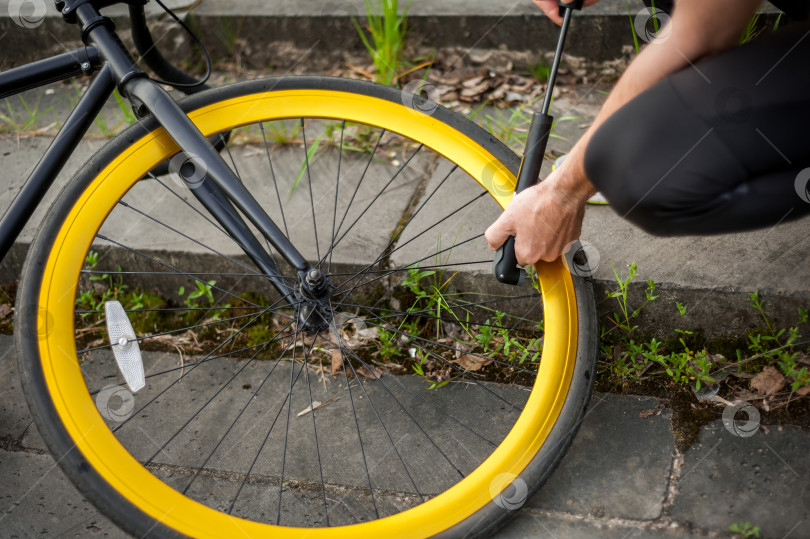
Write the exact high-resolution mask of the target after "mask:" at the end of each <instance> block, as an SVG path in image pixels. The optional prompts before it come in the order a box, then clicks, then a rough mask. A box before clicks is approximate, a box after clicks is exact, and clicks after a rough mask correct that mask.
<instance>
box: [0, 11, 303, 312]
mask: <svg viewBox="0 0 810 539" xmlns="http://www.w3.org/2000/svg"><path fill="white" fill-rule="evenodd" d="M109 3H110V2H108V1H107V2H105V0H67V1H65V2H64V3H61V2H60V4H63V8H62V14H63V15H64V16H65V19H66V20H68V21H69V22H76V23H77V24H79V26H80V27H81V29H82V39H83V41H84V42H85V43H86V46H85V47H82V48H80V49H77V50H75V51H73V52H69V53H65V54H60V55H58V56H54V57H53V58H49V59H46V60H42V61H39V62H34V63H32V64H28V65H25V66H21V67H18V68H14V69H11V70H9V71H6V72H4V73H0V97H7V96H9V95H13V94H16V93H19V92H22V91H24V90H28V89H32V88H36V87H39V86H43V85H45V84H48V83H51V82H55V81H58V80H63V79H67V78H70V77H75V76H78V75H82V74H85V75H90V74H93V73H96V72H97V73H98V74H97V75H96V76H95V78H94V79H93V81H92V83H91V84H90V87H89V88H88V90H87V91H86V92H85V94H84V95H83V96H82V98H81V100H80V101H79V103H78V105H77V106H76V108H75V109H74V110H73V112H72V113H71V114H70V116H69V117H68V119H67V120H66V121H65V123H64V125H63V126H62V128H61V129H60V130H59V132H58V133H57V135H56V138H54V140H53V142H52V143H51V145H50V146H49V147H48V149H47V150H46V152H45V154H44V155H43V156H42V158H41V159H40V161H39V163H37V165H36V167H35V168H34V171H33V172H32V173H31V175H30V177H29V178H28V180H27V181H26V182H25V184H24V185H23V188H22V189H21V190H20V192H19V193H18V195H17V197H16V198H15V199H14V201H13V202H12V204H11V206H10V207H9V208H8V210H6V213H5V214H4V215H3V217H2V219H0V260H2V259H3V258H4V257H5V255H6V254H7V253H8V251H9V250H10V248H11V246H12V245H13V243H14V241H15V240H16V239H17V237H18V236H19V234H20V232H21V231H22V229H23V227H25V225H26V223H27V222H28V219H29V217H30V216H31V214H32V213H33V211H34V209H35V208H36V207H37V206H38V205H39V203H40V202H41V201H42V198H43V197H44V195H45V193H46V192H47V191H48V189H49V188H50V187H51V185H52V184H53V181H54V179H55V178H56V176H57V175H58V174H59V172H60V171H61V170H62V167H63V166H64V164H65V162H66V161H67V159H68V158H69V157H70V155H71V154H72V153H73V151H74V150H75V149H76V146H77V145H78V143H79V141H80V140H81V138H82V137H83V136H84V134H85V133H86V132H87V130H88V129H89V127H90V125H91V124H92V122H93V119H94V118H95V117H96V116H97V115H98V113H99V112H100V110H101V108H102V107H103V106H104V103H105V102H106V101H107V99H108V98H109V97H110V95H111V94H112V92H113V89H114V88H118V90H119V92H120V93H121V94H122V95H123V96H125V97H127V98H128V99H129V101H130V103H131V104H132V107H133V110H135V111H136V113H137V114H138V115H140V116H144V115H146V114H151V115H152V116H154V118H155V119H156V120H157V122H158V123H159V124H160V125H161V126H163V128H164V129H165V130H166V132H167V133H168V134H169V135H170V136H171V137H172V139H174V141H175V142H176V143H177V145H178V146H179V148H180V150H181V151H182V152H184V153H185V155H186V156H187V158H188V159H187V161H186V165H188V163H191V165H192V170H191V171H190V173H189V174H188V175H190V176H193V175H194V173H195V172H197V171H194V170H193V169H194V167H199V166H203V167H204V173H205V174H204V176H203V177H202V179H201V180H200V179H198V180H197V181H196V182H195V183H194V188H193V189H191V192H192V193H193V194H194V196H195V197H196V198H197V199H198V200H199V201H200V203H201V204H202V205H203V206H204V207H205V208H206V209H207V210H208V211H209V212H210V213H211V214H212V215H213V216H214V218H215V219H216V220H217V221H218V222H219V223H220V225H221V226H222V227H223V228H224V229H225V230H226V231H227V232H228V233H229V234H230V236H231V237H232V238H233V239H234V240H235V241H236V242H237V243H238V244H239V246H240V247H241V248H242V250H243V251H244V252H245V254H246V255H247V256H248V257H249V258H250V259H251V260H252V261H253V262H254V263H255V264H256V265H257V267H258V268H259V269H260V270H261V271H262V272H263V273H264V274H265V275H267V277H268V279H269V280H270V282H271V283H272V284H273V286H274V287H275V288H276V289H277V290H278V291H279V293H281V294H282V296H283V297H285V298H287V299H288V300H289V299H291V298H292V294H293V290H292V288H291V284H289V283H288V282H286V281H285V279H284V278H283V277H282V273H281V271H280V270H279V268H278V266H277V265H276V264H275V262H274V261H273V259H272V257H271V256H270V254H269V253H268V252H267V251H266V250H265V249H264V248H263V247H262V244H261V242H260V241H259V240H258V239H257V238H256V236H254V234H253V233H252V232H251V230H250V228H249V227H248V226H247V224H246V223H245V220H244V219H243V218H242V216H243V215H244V216H245V217H246V218H247V219H248V220H249V221H250V222H251V223H252V224H253V225H254V226H255V227H256V229H258V230H259V232H260V233H261V234H262V235H263V236H264V237H265V238H266V239H267V241H268V242H269V243H270V244H271V245H272V246H273V248H274V249H275V250H276V251H278V253H279V254H280V255H281V256H282V257H283V258H284V259H285V260H286V261H287V263H289V264H290V266H292V267H293V268H294V270H295V271H296V272H298V273H299V274H300V275H303V274H304V273H305V272H307V271H308V270H310V269H311V267H310V265H309V263H308V262H307V261H306V260H305V259H304V257H303V256H302V255H301V254H300V253H299V252H298V251H297V250H296V249H295V247H294V246H293V245H292V243H290V241H289V240H288V239H287V237H286V236H285V235H284V234H283V233H282V232H281V230H280V229H279V228H278V226H276V224H275V223H274V222H273V220H272V219H271V218H270V217H269V216H268V215H267V213H266V212H265V211H264V210H263V209H262V207H261V206H260V205H259V203H258V202H257V201H256V200H255V199H254V198H253V196H252V195H251V194H250V193H249V192H248V191H247V189H245V187H244V186H243V185H242V183H241V182H240V181H239V180H238V178H237V177H236V176H235V175H234V173H233V171H232V170H231V169H230V167H228V165H227V164H226V163H225V161H224V160H223V159H222V157H221V156H220V155H219V153H218V152H217V151H216V149H215V148H214V147H213V146H212V145H211V143H210V142H209V140H208V139H206V138H205V136H204V135H203V134H202V133H201V132H200V131H199V130H198V129H197V127H196V126H195V125H194V123H193V122H191V120H189V118H188V116H187V115H186V114H185V113H184V112H183V111H182V110H181V109H180V107H179V106H178V105H177V104H176V103H175V102H174V100H173V99H172V98H171V97H170V96H169V95H168V94H167V93H166V91H165V90H164V89H163V88H162V87H161V86H160V85H158V84H157V83H156V82H154V81H153V80H151V79H150V78H149V77H148V76H147V75H146V74H145V73H144V72H143V71H141V70H140V69H139V68H138V67H137V65H136V64H135V61H134V60H133V58H132V56H131V55H130V54H129V52H128V51H127V49H126V48H125V47H124V45H123V44H122V43H121V40H120V39H119V38H118V35H117V34H116V33H115V30H114V27H113V24H112V21H110V20H109V19H108V18H107V17H104V16H102V15H101V14H100V13H99V9H100V8H101V7H103V6H104V5H107V4H109ZM97 6H98V7H97ZM184 170H186V168H181V169H180V172H179V174H180V176H181V177H183V178H184V179H188V178H187V177H186V175H184V172H183V171H184ZM195 177H196V176H195ZM209 180H210V181H209ZM237 210H238V211H237ZM240 213H241V215H240Z"/></svg>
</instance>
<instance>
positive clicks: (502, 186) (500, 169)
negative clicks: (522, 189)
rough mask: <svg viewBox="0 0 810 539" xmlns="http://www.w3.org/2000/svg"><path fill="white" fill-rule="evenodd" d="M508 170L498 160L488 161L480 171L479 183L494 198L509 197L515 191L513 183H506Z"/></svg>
mask: <svg viewBox="0 0 810 539" xmlns="http://www.w3.org/2000/svg"><path fill="white" fill-rule="evenodd" d="M509 175H510V174H509V170H508V169H507V168H506V167H505V166H504V165H503V164H501V163H500V162H499V161H489V162H488V163H487V164H486V166H485V167H484V170H482V171H481V184H482V185H483V186H484V187H485V188H486V189H488V190H489V192H490V193H491V194H492V196H493V197H495V198H496V199H502V198H510V197H511V196H512V194H513V193H514V192H515V185H514V184H511V185H510V184H507V183H506V180H507V179H508V178H509Z"/></svg>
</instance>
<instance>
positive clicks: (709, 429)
mask: <svg viewBox="0 0 810 539" xmlns="http://www.w3.org/2000/svg"><path fill="white" fill-rule="evenodd" d="M738 415H739V416H740V417H738V418H737V420H738V421H739V422H740V423H745V422H746V421H747V419H746V417H745V414H744V412H738ZM732 430H733V429H732ZM745 430H746V429H743V430H740V431H737V432H742V433H744V434H745ZM808 454H810V433H808V432H806V431H804V430H801V429H798V428H794V427H777V426H775V425H770V426H767V427H761V428H760V429H759V430H757V431H755V433H754V434H753V435H751V436H746V437H743V436H738V435H734V434H732V433H731V431H730V430H728V429H726V428H725V426H724V425H723V423H722V422H712V423H710V424H708V425H706V426H705V427H703V429H701V432H700V443H699V444H696V445H695V447H694V448H693V449H692V450H690V451H689V452H687V453H686V455H685V456H684V464H683V469H682V470H681V477H680V481H679V494H678V497H677V498H676V499H675V504H674V506H673V509H672V518H673V519H674V520H683V521H688V522H691V523H694V524H695V525H696V526H699V527H703V528H709V529H724V528H728V526H730V525H731V524H733V523H736V522H741V521H745V522H750V523H751V524H752V525H755V526H759V527H760V529H761V530H762V531H761V533H762V535H763V536H764V537H808V536H810V487H809V486H808V485H810V460H808V458H807V457H808Z"/></svg>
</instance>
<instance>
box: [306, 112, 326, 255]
mask: <svg viewBox="0 0 810 539" xmlns="http://www.w3.org/2000/svg"><path fill="white" fill-rule="evenodd" d="M301 138H303V139H304V164H305V165H306V167H307V185H308V186H309V202H310V206H311V208H312V231H313V232H314V233H315V253H316V256H317V260H320V259H321V247H320V245H319V244H318V223H317V221H316V220H315V198H314V197H313V195H312V176H311V174H310V172H309V149H308V146H307V131H306V127H305V126H304V119H303V118H301ZM316 148H317V147H316ZM318 265H319V266H320V262H319V263H318Z"/></svg>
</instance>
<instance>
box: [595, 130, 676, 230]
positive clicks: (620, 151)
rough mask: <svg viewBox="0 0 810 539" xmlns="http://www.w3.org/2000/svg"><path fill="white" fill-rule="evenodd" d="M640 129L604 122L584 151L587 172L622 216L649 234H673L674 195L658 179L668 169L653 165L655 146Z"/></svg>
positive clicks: (664, 183)
mask: <svg viewBox="0 0 810 539" xmlns="http://www.w3.org/2000/svg"><path fill="white" fill-rule="evenodd" d="M638 129H639V128H638V126H636V127H634V128H633V129H632V132H631V130H628V129H627V128H624V129H622V128H621V127H619V126H616V125H612V124H611V122H610V121H608V122H606V123H605V124H604V125H602V126H601V127H600V128H599V129H598V130H597V131H596V133H595V134H594V136H593V137H592V138H591V140H590V142H589V144H588V148H587V150H586V152H585V173H586V174H587V176H588V179H590V181H591V183H593V185H594V186H595V187H596V189H597V190H598V191H599V192H601V193H602V194H603V195H604V196H605V198H606V199H607V200H608V202H610V205H611V207H612V208H613V210H614V211H615V212H616V213H618V214H619V215H620V216H621V217H622V218H624V219H627V220H628V221H630V222H632V223H633V224H635V225H636V226H638V227H639V228H641V229H642V230H644V231H645V232H647V233H649V234H653V235H657V236H667V235H672V234H674V233H675V232H674V231H673V229H672V226H671V223H669V222H668V216H670V217H671V211H672V208H671V207H668V206H670V205H671V199H669V197H668V196H667V194H666V192H665V191H666V189H667V184H666V182H665V181H659V180H661V179H664V178H662V176H663V175H664V174H665V171H659V170H656V168H657V167H655V166H651V163H650V159H651V156H654V155H655V150H654V148H653V147H652V144H650V142H651V141H650V140H649V138H648V137H646V136H645V135H644V134H643V133H641V132H640V131H639V130H638ZM652 164H653V165H654V163H652Z"/></svg>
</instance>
